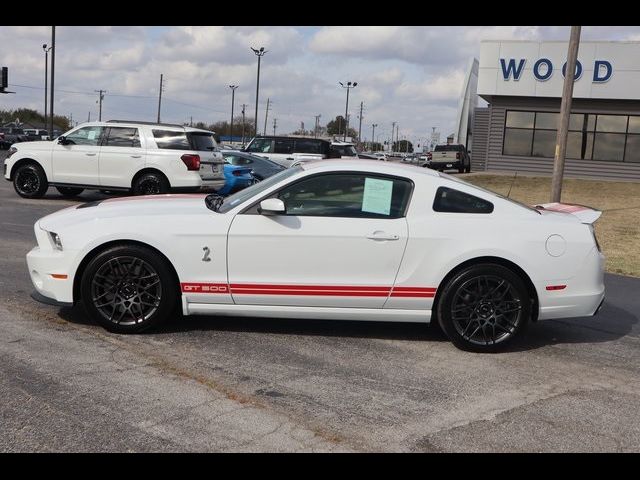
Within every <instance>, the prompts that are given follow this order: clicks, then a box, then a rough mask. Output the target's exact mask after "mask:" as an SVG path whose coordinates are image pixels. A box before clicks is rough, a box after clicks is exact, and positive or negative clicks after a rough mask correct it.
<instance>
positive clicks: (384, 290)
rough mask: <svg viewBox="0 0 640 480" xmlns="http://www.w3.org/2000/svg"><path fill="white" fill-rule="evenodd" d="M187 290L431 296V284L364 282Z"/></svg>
mask: <svg viewBox="0 0 640 480" xmlns="http://www.w3.org/2000/svg"><path fill="white" fill-rule="evenodd" d="M181 287H182V291H183V292H184V293H225V294H226V293H231V294H234V295H284V296H287V295H302V296H327V297H387V296H389V295H391V296H392V297H414V298H415V297H421V298H432V297H434V296H435V292H436V289H435V288H431V287H396V288H393V289H392V287H381V286H364V285H356V286H350V285H290V284H288V285H278V284H264V283H232V284H231V285H227V284H226V283H181Z"/></svg>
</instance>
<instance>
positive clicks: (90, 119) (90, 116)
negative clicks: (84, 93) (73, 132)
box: [87, 110, 91, 122]
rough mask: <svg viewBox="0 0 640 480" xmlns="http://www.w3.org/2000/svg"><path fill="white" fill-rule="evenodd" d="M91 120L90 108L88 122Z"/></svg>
mask: <svg viewBox="0 0 640 480" xmlns="http://www.w3.org/2000/svg"><path fill="white" fill-rule="evenodd" d="M90 121H91V110H89V115H87V122H90Z"/></svg>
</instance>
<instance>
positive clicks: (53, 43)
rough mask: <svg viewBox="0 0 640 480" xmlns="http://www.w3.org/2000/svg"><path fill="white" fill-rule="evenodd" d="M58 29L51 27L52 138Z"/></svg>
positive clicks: (50, 106) (50, 105) (50, 108)
mask: <svg viewBox="0 0 640 480" xmlns="http://www.w3.org/2000/svg"><path fill="white" fill-rule="evenodd" d="M55 72H56V27H55V26H52V27H51V95H50V97H51V103H50V104H49V110H51V130H50V132H51V138H53V94H54V92H55V88H54V85H55V80H56V73H55Z"/></svg>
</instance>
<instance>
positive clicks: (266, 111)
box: [256, 98, 269, 135]
mask: <svg viewBox="0 0 640 480" xmlns="http://www.w3.org/2000/svg"><path fill="white" fill-rule="evenodd" d="M268 116H269V98H267V109H266V110H265V112H264V129H263V130H262V135H266V134H267V117H268ZM256 128H257V127H256Z"/></svg>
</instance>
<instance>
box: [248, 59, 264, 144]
mask: <svg viewBox="0 0 640 480" xmlns="http://www.w3.org/2000/svg"><path fill="white" fill-rule="evenodd" d="M251 50H253V53H255V54H256V55H257V57H258V78H257V80H256V115H255V119H256V125H255V127H256V128H255V135H256V136H257V135H258V98H259V94H260V60H261V59H262V56H263V55H264V54H265V53H267V51H266V50H265V49H264V47H260V50H256V49H255V48H253V47H251Z"/></svg>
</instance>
